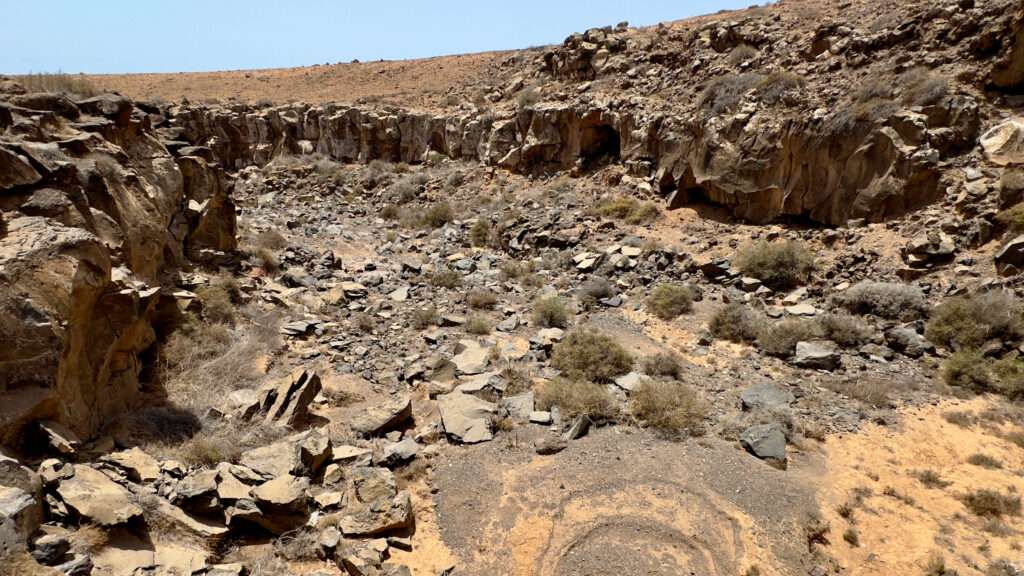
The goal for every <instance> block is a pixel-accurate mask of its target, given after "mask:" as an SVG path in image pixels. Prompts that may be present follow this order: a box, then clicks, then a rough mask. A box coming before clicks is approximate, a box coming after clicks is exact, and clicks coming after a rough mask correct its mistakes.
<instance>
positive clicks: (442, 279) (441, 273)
mask: <svg viewBox="0 0 1024 576" xmlns="http://www.w3.org/2000/svg"><path fill="white" fill-rule="evenodd" d="M430 284H431V286H434V287H437V288H448V289H449V290H451V289H452V288H456V287H458V286H459V285H460V284H462V274H460V273H459V272H458V271H457V270H452V269H451V268H447V267H445V268H442V269H441V270H437V271H435V272H434V273H433V274H431V275H430Z"/></svg>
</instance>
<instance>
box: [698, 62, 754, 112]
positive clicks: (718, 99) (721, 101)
mask: <svg viewBox="0 0 1024 576" xmlns="http://www.w3.org/2000/svg"><path fill="white" fill-rule="evenodd" d="M762 80H764V76H762V75H761V74H756V73H754V72H748V73H745V74H729V75H726V76H719V77H717V78H715V79H713V80H712V81H711V82H709V83H708V85H707V87H706V88H704V91H703V92H701V95H700V98H699V99H698V100H697V105H698V106H699V107H701V108H703V109H704V110H707V111H709V112H711V113H712V114H722V113H724V112H731V111H732V110H734V109H735V108H736V106H738V105H739V103H740V101H741V100H742V99H743V95H744V94H746V93H747V92H750V91H751V90H753V89H754V88H755V87H756V86H757V85H758V84H760V83H761V81H762Z"/></svg>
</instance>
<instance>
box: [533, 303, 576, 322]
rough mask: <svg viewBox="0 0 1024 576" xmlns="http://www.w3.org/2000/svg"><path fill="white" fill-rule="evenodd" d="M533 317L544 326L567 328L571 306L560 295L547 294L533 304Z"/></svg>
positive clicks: (534, 320)
mask: <svg viewBox="0 0 1024 576" xmlns="http://www.w3.org/2000/svg"><path fill="white" fill-rule="evenodd" d="M532 318H533V323H534V324H535V325H537V326H540V327H543V328H565V327H566V326H568V325H569V308H568V307H567V306H566V305H565V302H564V301H562V299H561V298H559V297H558V296H547V297H545V298H541V299H540V300H538V301H537V302H536V303H535V304H534V305H533V315H532Z"/></svg>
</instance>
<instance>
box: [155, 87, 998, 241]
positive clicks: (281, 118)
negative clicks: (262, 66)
mask: <svg viewBox="0 0 1024 576" xmlns="http://www.w3.org/2000/svg"><path fill="white" fill-rule="evenodd" d="M839 114H840V113H832V112H830V111H827V110H821V111H819V112H818V113H816V114H815V115H813V116H811V117H797V116H793V115H786V114H779V113H778V111H777V110H773V109H766V108H761V107H758V106H756V104H753V103H752V104H751V105H750V106H749V107H748V108H746V109H743V110H741V111H740V112H739V113H737V114H732V115H728V116H715V117H710V118H708V117H704V116H700V115H696V114H687V115H671V114H664V113H662V114H653V113H645V112H639V111H628V110H620V109H617V108H616V106H614V105H613V104H612V103H606V104H603V105H589V106H588V105H580V104H562V103H545V104H540V105H538V106H536V107H534V108H528V109H523V110H519V111H518V112H516V113H514V114H512V115H510V116H508V117H504V118H494V117H491V116H477V115H474V114H468V113H467V114H460V115H451V116H436V115H430V114H418V113H412V112H407V111H401V110H378V109H373V110H370V109H360V108H350V107H340V106H331V105H325V106H309V105H289V106H284V107H279V108H270V109H255V108H247V107H233V108H217V107H215V108H193V107H176V108H173V109H172V110H171V111H170V112H169V116H170V118H171V124H172V125H173V126H174V127H175V128H174V129H175V130H176V133H177V134H178V135H180V137H182V138H184V139H185V140H187V141H189V142H191V143H193V144H197V145H202V146H207V147H209V148H210V149H212V150H213V151H214V153H215V155H216V157H217V158H218V159H220V160H221V161H222V162H223V163H225V164H227V165H229V166H232V167H236V168H240V167H242V166H245V165H250V164H256V165H262V164H265V163H267V162H269V161H270V160H272V159H273V158H274V157H277V156H279V155H282V154H305V153H314V152H316V153H320V154H323V155H326V156H328V157H331V158H334V159H336V160H341V161H349V162H368V161H371V160H374V159H378V158H379V159H383V160H387V161H394V162H408V163H417V162H422V161H424V160H425V159H426V158H427V157H428V155H429V154H431V153H436V154H442V155H446V156H449V157H451V158H458V159H467V160H477V161H479V162H481V163H483V164H486V165H490V166H498V167H502V168H506V169H509V170H512V171H515V172H521V173H551V172H555V171H566V170H574V169H584V170H585V169H588V168H591V167H593V166H596V165H600V164H601V163H606V162H610V161H614V162H626V163H628V165H629V166H630V167H631V170H633V171H634V172H637V173H638V175H641V176H645V177H649V178H651V182H652V183H653V184H654V188H655V189H656V190H658V191H659V192H662V193H664V194H668V193H670V192H672V191H675V190H680V191H681V192H680V193H678V194H677V195H676V197H675V198H676V199H677V200H678V199H690V200H693V199H696V198H698V197H700V198H704V199H707V200H710V201H712V202H715V203H718V204H722V205H725V206H729V207H730V208H732V209H733V211H734V212H735V213H736V215H737V216H740V217H743V218H745V219H747V220H750V221H753V222H767V221H770V220H773V219H775V218H777V217H779V216H785V215H792V216H802V217H808V218H810V219H811V220H814V221H817V222H820V223H823V224H829V225H838V224H842V223H845V222H846V221H847V220H848V219H850V218H865V219H868V220H873V221H878V220H883V219H886V218H890V217H893V216H898V215H900V214H902V213H905V212H906V211H908V210H911V209H914V208H917V207H921V206H923V205H925V204H928V203H930V202H933V201H935V200H936V199H938V198H939V197H941V195H942V192H943V190H942V189H941V186H940V177H941V171H940V166H939V164H940V161H941V160H942V159H944V158H946V157H948V156H950V155H952V154H956V153H958V152H960V151H962V150H964V149H968V148H971V147H972V146H973V145H974V142H975V139H976V135H977V132H978V128H979V113H978V106H977V104H976V103H975V102H974V101H973V100H972V99H971V98H969V97H966V96H951V97H948V98H946V99H944V100H943V102H941V103H939V104H936V105H933V106H930V107H927V108H924V109H921V108H917V109H915V110H900V111H897V112H895V113H893V114H892V115H890V116H888V117H884V118H880V119H873V118H852V119H850V118H843V119H840V118H838V115H839Z"/></svg>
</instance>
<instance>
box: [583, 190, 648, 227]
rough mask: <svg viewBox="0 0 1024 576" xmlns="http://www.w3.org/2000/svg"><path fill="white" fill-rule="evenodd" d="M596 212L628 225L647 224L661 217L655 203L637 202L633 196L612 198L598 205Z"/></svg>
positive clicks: (607, 198)
mask: <svg viewBox="0 0 1024 576" xmlns="http://www.w3.org/2000/svg"><path fill="white" fill-rule="evenodd" d="M594 212H595V213H596V214H598V215H600V216H604V217H605V218H611V219H613V220H622V221H623V222H625V223H626V224H633V225H638V224H646V223H648V222H653V221H654V220H657V219H658V218H659V217H660V216H661V212H660V211H659V210H658V206H657V205H655V204H654V202H650V201H643V202H641V201H640V200H637V199H636V198H633V197H632V196H610V197H606V198H604V199H602V200H601V201H599V202H598V203H597V206H596V207H595V208H594Z"/></svg>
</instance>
